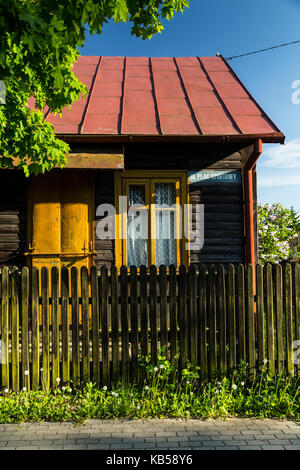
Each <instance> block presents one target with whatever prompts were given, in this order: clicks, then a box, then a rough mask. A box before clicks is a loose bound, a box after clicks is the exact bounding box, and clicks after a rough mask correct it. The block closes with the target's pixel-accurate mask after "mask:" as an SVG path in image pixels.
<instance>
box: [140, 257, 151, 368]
mask: <svg viewBox="0 0 300 470" xmlns="http://www.w3.org/2000/svg"><path fill="white" fill-rule="evenodd" d="M147 288H148V286H147V268H146V266H141V267H140V308H141V354H142V356H147V354H148V351H149V348H148V289H147ZM143 376H145V374H143Z"/></svg>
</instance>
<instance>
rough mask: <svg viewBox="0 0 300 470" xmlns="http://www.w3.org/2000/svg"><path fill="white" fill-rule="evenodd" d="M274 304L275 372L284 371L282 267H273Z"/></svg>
mask: <svg viewBox="0 0 300 470" xmlns="http://www.w3.org/2000/svg"><path fill="white" fill-rule="evenodd" d="M275 299H276V300H275V302H276V342H277V372H278V373H279V374H281V373H282V372H283V370H284V341H283V322H282V314H283V309H282V300H283V299H282V267H281V266H280V265H279V264H278V265H276V266H275Z"/></svg>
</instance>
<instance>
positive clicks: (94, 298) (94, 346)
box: [90, 266, 107, 386]
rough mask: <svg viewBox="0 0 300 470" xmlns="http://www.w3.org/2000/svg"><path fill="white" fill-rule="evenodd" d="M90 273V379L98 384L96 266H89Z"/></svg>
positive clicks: (98, 327)
mask: <svg viewBox="0 0 300 470" xmlns="http://www.w3.org/2000/svg"><path fill="white" fill-rule="evenodd" d="M101 273H103V271H101ZM90 275H91V297H92V380H93V382H94V383H96V385H98V386H99V385H100V358H99V329H100V316H99V289H98V277H97V268H96V266H92V267H91V272H90ZM106 281H107V279H106ZM102 282H103V281H102ZM104 283H105V280H104ZM105 287H106V289H107V282H106V285H105ZM104 298H105V297H104ZM105 301H107V299H106V298H105ZM102 354H103V351H102ZM102 357H103V356H102Z"/></svg>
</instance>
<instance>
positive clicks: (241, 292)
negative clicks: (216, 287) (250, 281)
mask: <svg viewBox="0 0 300 470" xmlns="http://www.w3.org/2000/svg"><path fill="white" fill-rule="evenodd" d="M236 284H237V316H236V320H237V328H238V358H239V363H241V361H246V326H245V322H246V319H245V271H244V266H243V265H242V264H239V265H238V267H237V282H236Z"/></svg>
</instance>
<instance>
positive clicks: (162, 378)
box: [0, 356, 300, 423]
mask: <svg viewBox="0 0 300 470" xmlns="http://www.w3.org/2000/svg"><path fill="white" fill-rule="evenodd" d="M143 366H144V368H145V370H146V379H145V381H144V384H143V386H128V387H125V386H121V385H119V386H117V387H115V388H114V389H108V388H106V387H104V388H102V389H99V388H97V387H96V386H95V385H94V384H92V383H89V384H86V385H85V386H84V387H82V388H75V387H72V384H70V385H68V386H64V387H59V388H57V389H56V390H54V391H49V392H46V391H35V392H33V391H30V392H27V391H22V392H20V393H12V392H7V391H6V392H4V394H3V396H2V397H0V423H19V422H25V421H52V422H53V421H73V422H76V423H83V422H84V421H85V420H86V419H89V418H98V419H99V418H100V419H112V418H126V419H146V418H202V419H206V418H227V417H230V416H236V417H257V418H290V419H293V420H296V421H300V399H299V392H300V378H299V377H293V376H274V377H270V376H269V375H268V373H267V370H262V371H261V372H260V373H259V374H258V375H256V377H255V378H254V379H253V378H252V379H250V377H249V372H248V371H247V367H246V365H245V364H244V365H241V366H240V367H239V369H238V370H236V371H235V372H234V373H233V374H232V376H231V377H227V378H223V379H222V380H215V381H213V382H210V383H207V384H202V385H199V380H198V371H197V368H194V367H192V366H191V365H188V366H187V368H186V369H184V371H183V373H182V376H181V379H180V380H178V379H177V378H176V372H175V371H174V368H173V367H172V366H171V365H170V363H169V362H168V361H167V360H166V359H165V358H163V357H162V356H159V359H158V364H157V365H156V366H153V365H152V364H151V358H149V357H147V358H145V359H144V362H143ZM171 378H172V379H171Z"/></svg>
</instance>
